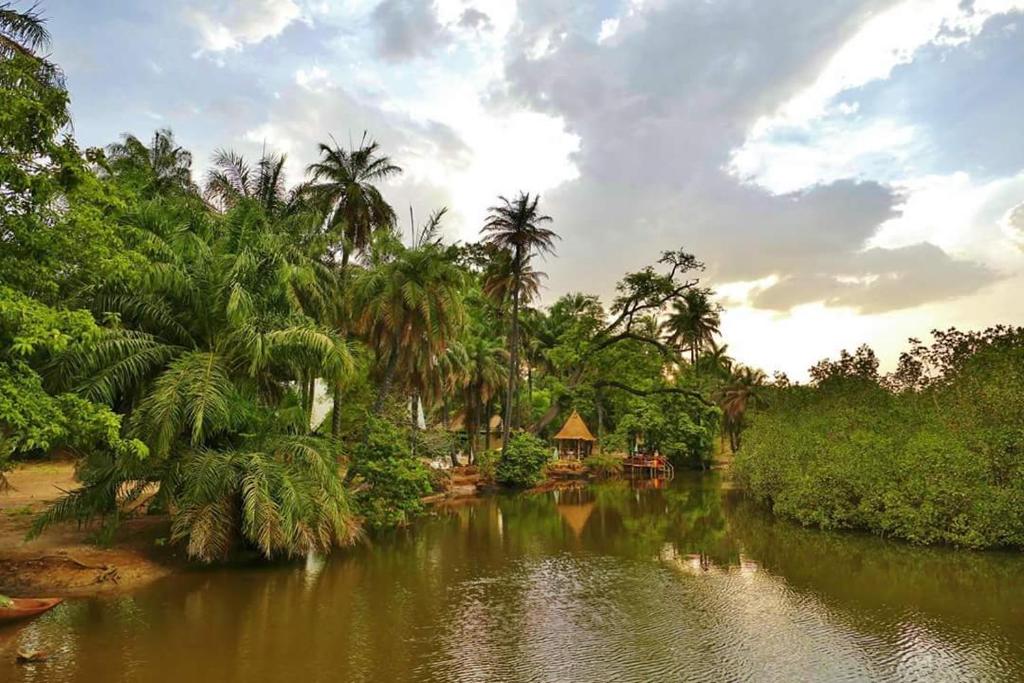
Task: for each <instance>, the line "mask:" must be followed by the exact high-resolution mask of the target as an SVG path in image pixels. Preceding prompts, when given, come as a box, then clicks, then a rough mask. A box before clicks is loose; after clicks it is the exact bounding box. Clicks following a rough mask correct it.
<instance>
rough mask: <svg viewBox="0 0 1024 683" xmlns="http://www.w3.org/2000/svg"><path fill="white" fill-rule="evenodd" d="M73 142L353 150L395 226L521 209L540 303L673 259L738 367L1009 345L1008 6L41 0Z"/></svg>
mask: <svg viewBox="0 0 1024 683" xmlns="http://www.w3.org/2000/svg"><path fill="white" fill-rule="evenodd" d="M43 8H44V11H45V13H46V14H47V15H48V17H49V19H50V24H49V25H50V29H51V31H52V33H53V37H54V58H55V59H56V60H57V61H58V62H59V63H60V64H61V65H62V66H63V67H64V68H65V70H66V72H67V76H68V83H69V87H70V89H71V95H72V111H73V115H74V125H75V133H76V135H77V137H78V139H79V141H80V142H81V144H83V145H103V144H107V143H109V142H111V141H113V140H115V139H116V138H117V137H118V135H119V134H121V133H122V132H126V131H130V132H133V133H135V134H137V135H140V136H145V135H146V134H148V133H149V132H151V131H152V129H154V128H156V127H164V126H169V127H171V128H172V129H173V130H174V132H175V134H176V135H177V137H178V139H179V141H180V142H181V143H182V144H184V145H185V146H187V147H189V148H190V149H192V150H193V151H194V153H195V155H196V157H195V158H196V167H197V174H198V175H200V176H201V173H202V171H203V170H204V169H205V166H206V161H207V160H208V159H209V158H210V155H211V154H212V153H213V152H214V150H215V149H217V148H220V147H230V148H234V149H236V150H237V151H240V152H243V153H246V154H258V153H259V151H260V149H261V148H262V147H263V146H264V145H265V146H267V147H268V148H271V149H274V150H276V151H283V152H286V153H287V154H288V155H289V170H290V173H291V177H292V178H293V179H296V180H297V179H298V178H299V177H300V176H301V173H302V169H303V168H304V166H305V165H306V164H307V163H309V162H310V161H311V160H312V158H313V156H314V154H315V144H316V142H318V141H320V140H324V139H327V138H328V136H330V135H333V136H334V137H335V138H336V139H338V140H339V141H341V142H343V143H346V142H347V141H348V140H349V139H350V138H358V137H359V136H360V135H361V134H362V132H363V131H364V130H366V131H369V133H370V135H372V136H373V137H374V138H376V139H378V140H379V141H380V142H381V143H382V144H383V145H384V146H385V148H386V150H387V151H388V152H389V153H390V154H391V155H392V156H393V158H394V159H395V161H396V162H397V163H399V164H400V165H401V166H402V167H403V168H404V169H405V171H406V172H405V173H404V174H403V176H402V178H401V179H400V180H398V181H396V182H395V183H394V184H393V185H391V186H389V187H388V188H387V189H386V192H387V195H388V196H389V198H390V199H391V200H392V202H393V203H394V204H395V205H396V207H398V208H399V213H400V215H405V214H406V212H407V207H408V206H409V205H412V206H413V207H414V210H415V211H416V214H417V215H418V216H426V214H427V213H428V212H429V211H430V210H432V209H434V208H437V207H439V206H443V205H444V206H448V207H449V208H450V210H451V218H450V221H449V223H448V225H447V229H448V231H449V232H450V234H451V236H452V237H453V238H457V239H474V238H475V236H476V233H477V230H478V227H479V225H480V224H481V221H482V218H483V215H484V213H485V211H486V208H487V206H489V205H490V204H491V203H492V202H493V200H494V198H495V197H496V195H498V194H499V193H503V194H511V193H514V192H516V191H518V190H520V189H523V190H529V191H533V192H540V193H542V196H543V204H544V207H545V210H546V212H547V213H549V214H551V215H552V216H553V217H554V218H555V226H556V228H557V230H558V231H559V232H560V233H561V235H562V237H563V239H562V241H561V243H560V244H559V257H558V258H557V259H554V260H550V261H549V262H548V263H547V264H546V266H545V269H546V270H547V271H548V272H549V274H550V279H549V281H548V288H547V291H546V292H545V295H544V296H545V299H546V300H549V301H550V300H551V299H553V298H554V297H556V296H558V295H559V294H562V293H564V292H567V291H573V290H585V291H593V292H597V293H600V294H602V295H605V296H606V297H607V296H609V295H610V294H611V293H612V290H613V287H614V283H615V281H616V280H617V279H618V277H619V276H620V275H621V274H622V272H623V271H625V270H627V269H635V268H638V267H642V266H643V265H645V264H647V263H649V262H651V261H653V260H654V259H655V258H656V257H657V254H658V253H659V251H660V250H662V249H668V248H674V247H678V246H685V247H686V248H688V249H689V250H691V251H693V252H695V253H696V254H697V255H698V256H700V257H702V258H703V259H704V260H705V261H706V262H707V266H708V268H707V278H708V281H709V282H710V283H711V284H712V285H714V286H715V287H716V288H717V289H718V290H719V291H720V292H721V295H722V300H723V303H725V304H726V306H727V307H728V309H729V310H728V313H727V314H726V316H725V319H724V332H725V336H726V341H727V342H728V343H729V348H730V351H731V352H732V353H733V354H734V355H735V356H737V357H738V358H740V359H741V360H743V361H746V362H749V363H752V364H756V365H760V366H762V367H765V368H767V369H770V370H774V369H781V370H785V371H787V372H789V373H790V374H792V375H794V376H796V377H803V376H805V370H806V368H807V367H808V366H809V365H810V364H812V363H813V362H814V361H816V360H817V359H819V358H821V357H823V356H826V355H831V354H835V353H836V352H838V350H839V349H840V348H843V347H853V346H856V345H858V344H860V343H863V342H867V343H871V344H872V345H874V346H875V347H876V348H877V349H878V350H879V351H880V353H881V355H882V357H883V360H884V361H885V362H887V363H889V364H891V363H892V362H893V361H894V360H895V357H896V355H897V353H898V351H899V349H900V348H901V347H902V345H903V342H904V341H905V339H906V338H907V337H908V336H918V337H922V336H926V335H927V332H928V331H929V330H930V329H932V328H934V327H947V326H949V325H958V326H962V327H981V326H985V325H989V324H994V323H997V322H1012V323H1024V312H1022V307H1021V306H1020V305H1019V302H1018V300H1019V292H1020V291H1021V286H1022V284H1024V253H1022V246H1021V245H1022V244H1024V133H1022V131H1021V112H1022V111H1024V0H974V2H970V1H963V0H949V1H935V0H867V1H864V0H830V1H829V2H820V1H819V0H780V1H779V2H750V1H749V0H679V1H669V0H614V1H612V0H609V1H604V2H593V3H585V2H577V1H570V0H519V1H518V2H512V1H511V0H435V1H431V0H383V1H381V0H343V1H339V2H333V1H328V0H247V1H242V0H214V1H206V2H203V1H199V0H195V1H194V2H193V1H191V0H182V1H180V2H164V3H150V2H145V3H143V2H134V1H129V0H96V1H94V2H88V3H85V2H79V1H71V0H49V1H48V2H45V3H44V5H43Z"/></svg>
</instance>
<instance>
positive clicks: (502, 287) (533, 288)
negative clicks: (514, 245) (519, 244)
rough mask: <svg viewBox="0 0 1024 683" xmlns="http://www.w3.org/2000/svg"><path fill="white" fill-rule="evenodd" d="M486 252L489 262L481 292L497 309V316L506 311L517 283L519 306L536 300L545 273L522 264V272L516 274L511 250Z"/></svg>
mask: <svg viewBox="0 0 1024 683" xmlns="http://www.w3.org/2000/svg"><path fill="white" fill-rule="evenodd" d="M488 246H489V247H490V245H488ZM488 252H490V253H489V255H488V258H489V260H488V262H487V266H486V267H485V269H484V272H483V292H484V294H485V295H486V296H487V298H488V299H490V300H491V301H492V302H493V303H494V305H495V306H496V307H497V309H498V312H499V314H504V312H505V311H507V307H508V304H509V302H510V301H511V300H512V293H513V291H514V290H515V289H516V284H517V283H518V285H519V303H520V304H521V305H524V304H526V303H527V302H530V301H533V300H534V299H536V298H537V296H538V295H539V294H540V281H541V280H542V279H544V278H545V277H547V274H546V273H543V272H540V271H538V270H534V268H533V265H532V264H531V263H529V262H527V263H525V264H523V266H522V271H521V272H520V273H519V274H516V273H515V271H514V270H513V263H514V257H513V254H512V251H511V250H509V249H494V248H488Z"/></svg>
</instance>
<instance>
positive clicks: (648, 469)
mask: <svg viewBox="0 0 1024 683" xmlns="http://www.w3.org/2000/svg"><path fill="white" fill-rule="evenodd" d="M622 465H623V467H624V468H625V471H626V473H628V474H630V475H641V476H650V477H665V478H667V479H671V478H672V477H674V476H675V474H676V471H675V468H674V467H672V463H670V462H669V461H668V459H667V458H663V457H661V456H660V455H634V456H632V457H629V458H626V459H625V460H624V461H623V463H622Z"/></svg>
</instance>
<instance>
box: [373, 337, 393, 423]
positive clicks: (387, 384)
mask: <svg viewBox="0 0 1024 683" xmlns="http://www.w3.org/2000/svg"><path fill="white" fill-rule="evenodd" d="M396 346H397V345H396ZM397 367H398V349H397V348H395V347H392V349H391V355H390V357H389V358H388V365H387V367H386V368H385V369H384V377H383V379H382V380H381V383H380V387H378V388H377V398H375V399H374V400H373V414H374V415H378V414H379V413H380V411H381V409H382V408H383V407H384V400H385V399H386V398H387V397H388V394H389V393H391V383H392V382H393V381H394V379H395V369H396V368H397Z"/></svg>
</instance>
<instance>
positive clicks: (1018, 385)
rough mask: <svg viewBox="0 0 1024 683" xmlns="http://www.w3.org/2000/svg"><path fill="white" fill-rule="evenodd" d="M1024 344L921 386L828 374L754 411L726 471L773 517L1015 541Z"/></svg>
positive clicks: (895, 532)
mask: <svg viewBox="0 0 1024 683" xmlns="http://www.w3.org/2000/svg"><path fill="white" fill-rule="evenodd" d="M1021 424H1024V349H1022V348H1011V349H1005V348H1002V349H989V350H985V351H982V352H978V353H976V354H975V355H974V357H973V358H971V359H970V360H969V361H966V362H963V363H962V364H960V365H958V366H957V368H956V370H955V372H953V373H951V374H946V375H944V376H943V377H942V378H941V381H936V382H933V383H931V384H929V385H928V386H926V387H924V388H918V389H914V390H902V391H898V392H897V391H889V390H886V389H884V388H883V387H882V386H881V385H880V383H879V382H877V381H876V382H871V381H864V380H863V379H857V378H853V379H850V380H849V381H845V380H842V381H840V380H835V379H832V380H830V382H829V383H828V384H827V385H826V384H824V383H823V384H822V386H820V387H793V388H790V389H787V390H785V391H783V392H780V393H779V394H778V395H777V397H776V399H775V401H774V402H773V405H772V407H771V409H769V410H767V411H764V412H761V413H759V414H757V415H755V416H754V417H753V420H752V423H751V426H750V429H749V431H748V432H747V434H746V436H745V441H744V447H743V448H742V449H741V450H740V451H739V452H738V453H737V455H736V461H735V472H736V475H737V477H738V479H739V481H740V483H741V484H743V485H744V486H745V487H746V488H747V489H748V490H749V491H750V492H751V493H752V494H753V495H754V496H755V497H756V498H757V499H759V500H761V501H764V502H766V503H768V504H770V505H771V507H772V509H773V510H774V511H775V512H776V513H778V514H780V515H783V516H786V517H790V518H792V519H795V520H797V521H799V522H801V523H803V524H807V525H814V526H819V527H823V528H850V529H865V530H869V531H872V532H875V533H878V534H882V535H886V536H892V537H897V538H901V539H905V540H908V541H912V542H915V543H949V544H953V545H958V546H964V547H971V548H985V547H1021V548H1024V430H1022V429H1021Z"/></svg>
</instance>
